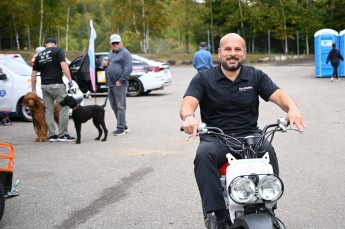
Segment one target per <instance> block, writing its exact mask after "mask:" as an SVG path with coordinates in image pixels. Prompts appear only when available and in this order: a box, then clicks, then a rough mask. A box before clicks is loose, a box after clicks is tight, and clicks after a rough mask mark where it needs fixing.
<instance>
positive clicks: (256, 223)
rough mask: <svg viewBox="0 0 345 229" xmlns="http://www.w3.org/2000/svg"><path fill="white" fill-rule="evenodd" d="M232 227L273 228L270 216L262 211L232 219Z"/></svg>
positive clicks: (246, 228)
mask: <svg viewBox="0 0 345 229" xmlns="http://www.w3.org/2000/svg"><path fill="white" fill-rule="evenodd" d="M233 228H244V229H255V228H265V229H275V228H276V227H274V223H273V220H272V216H270V215H268V214H263V213H256V214H249V215H245V216H242V217H239V218H236V219H235V220H234V226H233Z"/></svg>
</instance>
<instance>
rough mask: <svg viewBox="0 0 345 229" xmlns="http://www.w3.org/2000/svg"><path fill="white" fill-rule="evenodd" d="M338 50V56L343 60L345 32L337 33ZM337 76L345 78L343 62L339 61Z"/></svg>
mask: <svg viewBox="0 0 345 229" xmlns="http://www.w3.org/2000/svg"><path fill="white" fill-rule="evenodd" d="M338 48H339V51H340V54H341V55H342V56H343V58H345V30H343V31H340V33H339V47H338ZM338 75H339V76H345V64H344V61H340V64H339V71H338Z"/></svg>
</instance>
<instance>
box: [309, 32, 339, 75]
mask: <svg viewBox="0 0 345 229" xmlns="http://www.w3.org/2000/svg"><path fill="white" fill-rule="evenodd" d="M333 42H334V43H336V44H337V46H338V44H339V33H338V32H337V31H335V30H333V29H321V30H319V31H317V32H316V33H315V34H314V47H315V76H316V77H331V76H332V73H333V68H332V65H331V64H330V63H328V65H326V59H327V56H328V53H329V51H330V50H331V49H332V43H333Z"/></svg>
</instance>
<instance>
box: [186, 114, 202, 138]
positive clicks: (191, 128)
mask: <svg viewBox="0 0 345 229" xmlns="http://www.w3.org/2000/svg"><path fill="white" fill-rule="evenodd" d="M198 126H199V122H198V121H197V120H196V119H195V117H194V116H187V117H186V118H185V119H184V121H183V123H182V127H183V130H184V132H185V133H186V134H190V135H192V137H193V138H196V135H197V133H198Z"/></svg>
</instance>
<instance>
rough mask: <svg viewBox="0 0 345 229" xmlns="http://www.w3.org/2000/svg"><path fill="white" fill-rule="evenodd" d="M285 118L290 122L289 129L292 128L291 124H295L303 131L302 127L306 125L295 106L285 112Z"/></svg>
mask: <svg viewBox="0 0 345 229" xmlns="http://www.w3.org/2000/svg"><path fill="white" fill-rule="evenodd" d="M285 119H286V120H288V121H289V122H290V129H292V127H293V125H294V124H295V126H296V127H297V129H298V130H299V131H300V132H301V133H303V132H304V128H305V127H306V125H305V123H304V121H303V118H302V115H301V113H300V111H299V109H298V108H297V107H295V108H294V109H290V110H289V112H288V113H287V114H286V117H285Z"/></svg>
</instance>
